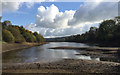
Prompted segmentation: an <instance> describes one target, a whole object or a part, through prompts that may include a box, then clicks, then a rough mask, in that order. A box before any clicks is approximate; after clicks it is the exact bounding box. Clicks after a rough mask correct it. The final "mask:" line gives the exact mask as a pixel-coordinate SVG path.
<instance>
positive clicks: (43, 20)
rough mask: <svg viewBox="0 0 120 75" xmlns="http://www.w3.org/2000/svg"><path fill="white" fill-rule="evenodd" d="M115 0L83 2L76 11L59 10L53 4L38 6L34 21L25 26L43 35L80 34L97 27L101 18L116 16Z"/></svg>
mask: <svg viewBox="0 0 120 75" xmlns="http://www.w3.org/2000/svg"><path fill="white" fill-rule="evenodd" d="M117 6H118V5H117V3H115V2H111V3H110V2H98V3H95V2H85V3H84V4H83V5H80V7H79V9H78V10H76V11H73V10H66V11H65V12H59V8H58V7H57V6H55V5H54V4H53V5H51V6H50V7H44V6H40V7H39V8H38V13H37V15H36V23H35V24H30V25H27V26H26V28H28V29H30V30H32V31H33V32H34V31H37V32H39V33H41V34H42V35H43V36H44V37H53V36H55V37H57V36H67V35H73V34H82V33H84V32H86V31H88V30H89V29H90V27H92V26H94V27H99V23H100V22H101V21H102V20H105V19H110V18H114V17H115V16H117V14H118V13H117Z"/></svg>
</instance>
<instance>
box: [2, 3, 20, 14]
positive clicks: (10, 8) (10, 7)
mask: <svg viewBox="0 0 120 75" xmlns="http://www.w3.org/2000/svg"><path fill="white" fill-rule="evenodd" d="M20 4H21V2H2V11H3V12H15V11H17V10H18V9H19V7H20Z"/></svg>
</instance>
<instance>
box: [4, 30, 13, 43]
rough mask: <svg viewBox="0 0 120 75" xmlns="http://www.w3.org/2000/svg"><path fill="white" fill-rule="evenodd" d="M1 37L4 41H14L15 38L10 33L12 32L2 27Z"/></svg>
mask: <svg viewBox="0 0 120 75" xmlns="http://www.w3.org/2000/svg"><path fill="white" fill-rule="evenodd" d="M2 35H3V36H2V39H3V41H5V42H14V41H15V38H14V36H13V35H12V33H11V32H10V31H8V30H6V29H3V30H2Z"/></svg>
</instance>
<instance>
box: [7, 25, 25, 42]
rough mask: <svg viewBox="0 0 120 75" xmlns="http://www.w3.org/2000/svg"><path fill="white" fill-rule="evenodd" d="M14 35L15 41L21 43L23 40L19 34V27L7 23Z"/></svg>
mask: <svg viewBox="0 0 120 75" xmlns="http://www.w3.org/2000/svg"><path fill="white" fill-rule="evenodd" d="M7 29H8V30H9V31H10V32H11V33H12V34H13V36H14V37H15V42H16V43H22V42H25V39H24V37H23V36H22V35H21V33H20V31H19V28H18V27H17V26H13V25H9V26H8V28H7Z"/></svg>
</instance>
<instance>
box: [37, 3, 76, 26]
mask: <svg viewBox="0 0 120 75" xmlns="http://www.w3.org/2000/svg"><path fill="white" fill-rule="evenodd" d="M74 13H75V11H73V10H70V11H65V12H59V9H58V8H57V7H56V6H55V5H54V4H52V5H51V6H50V7H46V8H45V7H43V6H40V7H39V8H38V14H37V16H36V24H37V26H41V27H46V28H63V27H64V28H66V27H68V20H70V19H72V18H73V15H74Z"/></svg>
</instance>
